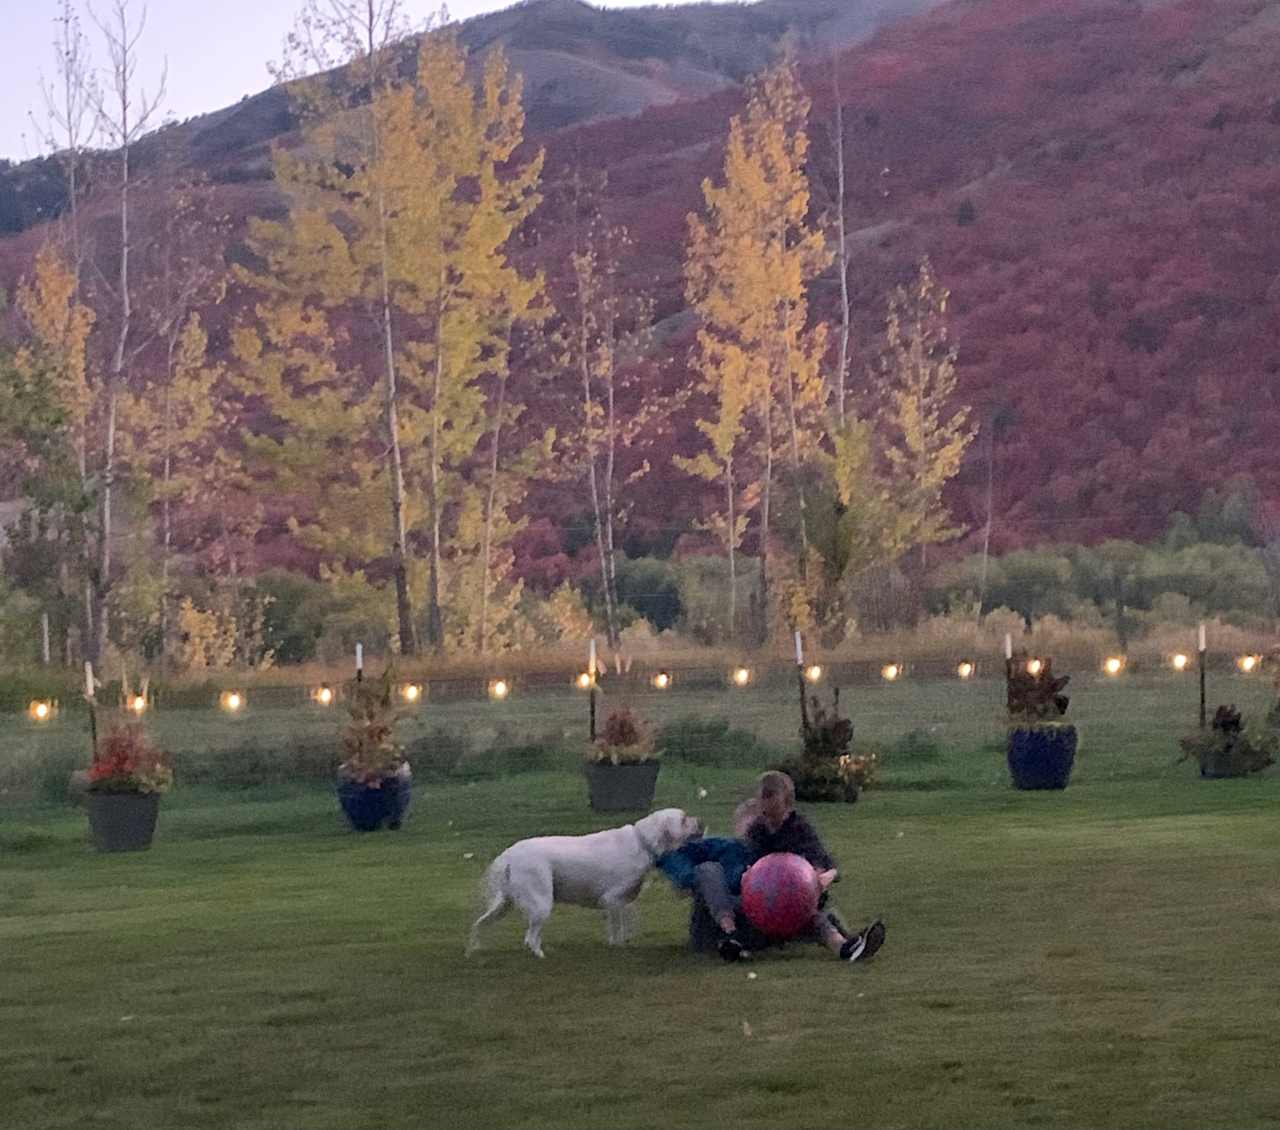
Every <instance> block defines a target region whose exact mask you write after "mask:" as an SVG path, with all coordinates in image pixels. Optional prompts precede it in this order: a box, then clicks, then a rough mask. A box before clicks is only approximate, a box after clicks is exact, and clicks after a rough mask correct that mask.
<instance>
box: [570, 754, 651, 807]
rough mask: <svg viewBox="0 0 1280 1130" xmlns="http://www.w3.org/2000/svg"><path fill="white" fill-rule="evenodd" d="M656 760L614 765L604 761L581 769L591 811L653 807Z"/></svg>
mask: <svg viewBox="0 0 1280 1130" xmlns="http://www.w3.org/2000/svg"><path fill="white" fill-rule="evenodd" d="M661 768H662V763H661V762H660V761H657V760H653V761H637V762H635V763H634V764H629V765H614V764H613V763H612V762H608V761H589V762H587V764H586V765H584V766H583V772H585V773H586V775H587V790H588V792H589V794H590V797H591V807H592V808H593V809H594V810H595V811H596V812H636V811H639V810H641V809H646V810H647V809H648V808H649V806H650V805H651V804H653V793H654V790H655V789H656V788H657V787H658V770H659V769H661Z"/></svg>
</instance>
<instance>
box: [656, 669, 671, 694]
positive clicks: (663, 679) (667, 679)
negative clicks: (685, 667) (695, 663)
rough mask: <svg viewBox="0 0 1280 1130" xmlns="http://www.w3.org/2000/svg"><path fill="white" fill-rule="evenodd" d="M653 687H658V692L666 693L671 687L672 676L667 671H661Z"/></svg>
mask: <svg viewBox="0 0 1280 1130" xmlns="http://www.w3.org/2000/svg"><path fill="white" fill-rule="evenodd" d="M653 685H654V686H655V687H657V688H658V690H660V691H665V690H666V689H667V688H668V687H669V686H671V676H670V675H668V674H667V673H666V672H665V671H659V672H658V673H657V674H656V675H654V677H653Z"/></svg>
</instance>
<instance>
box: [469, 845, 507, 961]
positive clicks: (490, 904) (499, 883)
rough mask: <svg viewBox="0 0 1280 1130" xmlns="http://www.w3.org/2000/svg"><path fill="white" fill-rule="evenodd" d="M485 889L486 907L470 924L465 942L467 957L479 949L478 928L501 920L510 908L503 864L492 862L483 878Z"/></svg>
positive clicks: (505, 869) (505, 870)
mask: <svg viewBox="0 0 1280 1130" xmlns="http://www.w3.org/2000/svg"><path fill="white" fill-rule="evenodd" d="M485 889H486V906H485V908H484V913H483V914H481V915H480V917H479V918H477V919H476V920H475V922H473V923H472V924H471V937H470V938H469V939H468V940H467V956H468V957H470V956H471V954H473V953H475V951H476V950H478V949H479V948H480V927H481V926H483V925H484V924H485V923H486V922H492V921H494V920H495V919H497V918H501V917H502V916H503V915H504V914H506V912H507V910H508V908H509V907H510V906H511V899H510V896H509V895H508V894H507V867H506V865H505V864H503V865H502V866H499V861H498V860H495V861H494V863H493V866H492V867H490V868H489V871H488V874H486V876H485Z"/></svg>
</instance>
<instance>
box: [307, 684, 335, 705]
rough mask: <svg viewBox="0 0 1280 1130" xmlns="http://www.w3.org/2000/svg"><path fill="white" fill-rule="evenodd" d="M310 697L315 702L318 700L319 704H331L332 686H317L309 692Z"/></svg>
mask: <svg viewBox="0 0 1280 1130" xmlns="http://www.w3.org/2000/svg"><path fill="white" fill-rule="evenodd" d="M311 697H312V699H313V700H314V701H315V702H318V703H319V704H320V705H321V706H332V705H333V688H332V687H317V688H316V689H315V690H314V691H312V692H311Z"/></svg>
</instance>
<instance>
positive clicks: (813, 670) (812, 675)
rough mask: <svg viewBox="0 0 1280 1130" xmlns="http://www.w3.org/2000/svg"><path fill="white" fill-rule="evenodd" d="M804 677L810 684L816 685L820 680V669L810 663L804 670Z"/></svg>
mask: <svg viewBox="0 0 1280 1130" xmlns="http://www.w3.org/2000/svg"><path fill="white" fill-rule="evenodd" d="M804 677H805V678H806V679H808V680H809V682H811V683H816V682H817V681H818V680H819V679H821V678H822V668H821V667H820V666H818V664H816V663H811V664H810V665H809V666H808V667H806V668H805V669H804Z"/></svg>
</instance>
